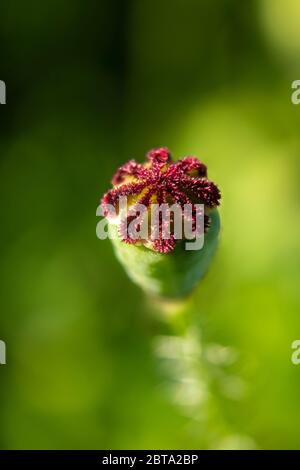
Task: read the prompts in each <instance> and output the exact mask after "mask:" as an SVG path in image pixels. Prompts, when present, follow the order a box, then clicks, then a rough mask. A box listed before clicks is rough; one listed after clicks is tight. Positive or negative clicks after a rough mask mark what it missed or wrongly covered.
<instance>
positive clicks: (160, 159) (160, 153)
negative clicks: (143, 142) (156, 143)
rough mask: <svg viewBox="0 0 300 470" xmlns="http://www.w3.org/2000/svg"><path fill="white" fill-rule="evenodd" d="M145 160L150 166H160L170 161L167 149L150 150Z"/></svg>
mask: <svg viewBox="0 0 300 470" xmlns="http://www.w3.org/2000/svg"><path fill="white" fill-rule="evenodd" d="M147 158H148V160H150V162H152V164H154V165H159V166H162V165H164V164H165V163H167V162H168V161H169V160H170V159H171V154H170V151H169V149H168V148H167V147H161V148H157V149H152V150H150V151H149V152H148V153H147Z"/></svg>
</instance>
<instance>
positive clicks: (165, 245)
mask: <svg viewBox="0 0 300 470" xmlns="http://www.w3.org/2000/svg"><path fill="white" fill-rule="evenodd" d="M175 246H176V240H175V239H174V236H173V235H171V238H170V239H168V240H164V239H163V238H158V239H156V240H154V241H153V248H154V250H155V251H158V252H159V253H170V252H171V251H173V250H174V248H175Z"/></svg>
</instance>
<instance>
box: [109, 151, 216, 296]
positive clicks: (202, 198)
mask: <svg viewBox="0 0 300 470" xmlns="http://www.w3.org/2000/svg"><path fill="white" fill-rule="evenodd" d="M112 185H113V188H112V189H110V190H109V191H108V192H107V193H105V194H104V196H103V198H102V200H101V209H102V213H103V215H104V216H105V217H106V219H107V221H108V227H109V234H110V238H111V239H112V241H113V245H114V248H115V252H116V255H117V257H118V259H119V261H120V262H121V263H122V265H123V266H124V268H125V270H126V272H127V273H128V275H129V277H130V278H131V279H132V280H133V281H134V282H135V283H136V284H138V285H139V286H141V287H142V288H143V290H144V291H146V292H147V293H149V294H152V295H156V296H159V297H165V298H181V297H184V296H186V295H188V294H189V293H190V292H191V291H192V290H193V288H194V287H195V285H196V284H197V283H198V281H199V280H200V279H201V278H202V277H203V275H204V274H205V273H206V271H207V269H208V267H209V264H210V262H211V258H212V256H213V254H214V252H215V250H216V248H217V245H218V235H219V229H220V219H219V214H218V211H217V206H218V205H219V201H220V198H221V195H220V191H219V189H218V187H217V186H216V185H215V184H214V183H213V182H212V181H210V180H209V179H208V178H207V168H206V166H205V165H204V164H203V163H202V162H200V161H199V160H198V159H197V158H195V157H191V156H188V157H184V158H182V159H181V160H177V161H175V162H174V161H172V159H171V154H170V152H169V150H168V149H167V148H165V147H163V148H157V149H152V150H150V151H149V152H148V154H147V160H146V162H145V163H144V164H141V163H137V162H136V161H135V160H130V161H129V162H127V163H125V164H124V165H122V166H121V167H120V168H119V169H118V170H117V172H116V173H115V175H114V176H113V178H112Z"/></svg>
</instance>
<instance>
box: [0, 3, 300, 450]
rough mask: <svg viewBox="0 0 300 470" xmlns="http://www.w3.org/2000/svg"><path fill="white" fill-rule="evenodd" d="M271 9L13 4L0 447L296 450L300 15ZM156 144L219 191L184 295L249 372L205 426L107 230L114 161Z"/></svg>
mask: <svg viewBox="0 0 300 470" xmlns="http://www.w3.org/2000/svg"><path fill="white" fill-rule="evenodd" d="M279 3H280V4H281V3H282V5H283V6H282V10H281V11H283V12H284V17H285V21H284V22H281V23H280V22H278V21H277V20H276V18H278V13H276V11H277V10H276V11H274V8H275V7H273V6H272V5H273V4H272V2H270V1H264V2H262V3H260V2H252V1H251V2H247V4H244V3H242V2H240V1H237V0H234V1H233V0H231V1H229V0H226V1H225V0H223V1H221V2H220V1H219V2H216V1H204V0H203V1H201V2H199V1H196V0H188V1H187V2H181V1H179V0H176V1H174V0H173V1H171V0H167V1H165V2H163V3H162V2H158V1H151V2H150V1H149V0H143V1H137V0H135V1H128V2H121V1H120V2H118V1H116V0H114V1H112V2H108V1H104V2H101V4H100V3H99V2H96V1H93V0H90V1H89V2H83V1H81V0H76V1H74V2H72V3H70V2H64V4H63V7H62V5H61V4H59V7H58V3H57V2H54V3H53V2H50V1H47V2H43V4H42V5H40V4H38V3H37V2H35V1H34V0H32V1H31V2H30V5H29V6H28V4H26V11H24V5H23V4H21V2H18V1H17V2H13V3H11V2H7V1H6V2H3V4H2V6H1V16H0V24H1V28H0V40H1V45H2V49H1V65H2V70H1V74H2V75H1V77H0V78H1V79H3V80H5V81H6V83H7V88H8V99H7V105H6V106H5V107H4V106H2V107H1V110H0V123H1V127H0V135H1V139H0V151H1V161H0V198H1V199H0V200H1V222H2V230H1V244H0V249H1V270H0V278H1V283H0V295H1V313H2V315H1V320H0V338H1V339H3V340H5V341H6V343H7V351H8V353H7V354H8V358H7V360H8V364H7V366H5V367H1V369H0V383H1V386H0V397H1V403H2V406H1V409H0V420H1V427H0V447H1V448H112V449H113V448H199V447H201V448H203V447H226V446H229V447H247V446H250V445H252V441H251V442H250V444H249V442H248V441H247V439H246V438H245V437H243V436H249V439H250V440H253V442H254V443H255V445H256V446H258V447H262V448H299V439H298V433H299V431H298V423H299V421H300V408H299V404H298V390H299V387H300V369H299V370H298V369H297V367H296V366H293V365H292V364H291V362H290V352H291V350H290V345H291V343H292V341H293V340H294V339H297V338H298V337H299V332H300V322H299V318H298V312H299V306H300V305H299V303H300V302H299V300H300V299H299V289H298V284H299V282H298V280H299V274H300V268H299V266H300V263H299V231H300V223H299V217H298V214H299V185H298V179H299V150H300V139H299V123H300V108H299V109H298V108H297V106H292V105H291V102H290V84H291V82H292V81H293V80H295V79H297V78H299V76H298V75H297V74H298V73H299V62H298V58H297V57H298V56H297V54H296V53H295V48H296V46H295V45H296V44H297V43H296V39H295V37H296V36H297V31H296V30H295V28H294V27H293V28H288V27H287V25H289V24H295V17H296V18H298V20H299V19H300V18H299V11H298V10H297V8H295V4H293V2H292V1H291V0H289V2H288V5H287V3H286V1H285V2H279ZM262 4H263V5H262ZM293 5H294V8H293ZM61 7H62V8H61ZM297 15H298V16H297ZM275 20H276V21H275ZM275 25H276V29H274V28H275ZM156 145H168V146H169V147H170V148H171V150H172V151H173V153H174V155H175V157H176V158H178V157H179V156H183V155H185V154H196V155H197V156H199V158H201V159H203V160H204V162H205V163H206V164H207V165H208V168H209V175H210V177H211V178H212V179H213V180H215V181H216V182H217V183H218V184H219V186H220V188H221V190H222V194H223V204H222V207H221V216H222V223H223V229H222V241H221V246H220V249H219V253H218V255H217V258H216V259H215V261H214V263H213V265H212V268H211V270H210V272H209V274H208V276H207V278H206V280H205V281H204V282H203V284H201V285H200V286H199V288H198V289H197V291H196V292H195V294H194V297H193V301H192V302H191V304H189V305H188V307H187V309H188V310H189V314H190V315H191V316H192V317H193V319H194V322H195V323H199V326H200V328H201V330H202V335H203V338H204V339H205V341H206V342H207V343H220V344H223V345H225V346H230V347H232V348H234V349H235V350H237V351H238V360H237V363H236V364H235V365H234V366H233V370H232V374H235V375H237V376H239V377H240V378H241V380H242V381H243V383H245V384H246V385H245V393H243V394H241V396H240V398H239V399H234V398H233V396H234V394H235V392H236V390H238V388H239V384H238V382H232V383H233V385H230V384H229V385H228V384H227V389H226V390H227V392H226V393H227V395H226V393H225V394H224V393H223V394H222V390H221V392H220V390H217V391H216V392H215V395H213V396H212V399H211V401H210V407H211V408H210V415H209V416H210V422H209V423H206V424H203V423H201V421H198V422H197V421H191V420H190V418H189V417H187V416H185V415H183V414H182V413H181V412H180V409H178V408H177V407H176V406H175V405H174V403H172V402H169V401H168V397H167V395H166V394H165V393H164V392H163V390H162V387H161V383H160V376H159V374H158V371H157V364H156V361H155V359H154V358H153V355H152V339H153V335H155V334H156V333H157V332H158V329H159V328H158V325H157V324H156V320H155V318H153V317H152V316H151V312H149V307H147V306H146V304H145V300H144V298H143V296H142V294H141V292H140V291H139V290H138V289H137V288H136V287H135V286H134V285H132V284H131V283H130V281H129V280H128V279H127V278H126V276H125V274H124V273H123V271H122V269H121V267H120V266H119V265H118V263H117V261H116V260H115V258H114V256H113V253H112V248H111V246H110V243H109V241H99V240H97V238H96V235H95V227H96V223H97V220H96V217H95V212H96V207H97V204H98V201H99V198H100V196H101V194H102V193H103V192H104V191H105V190H106V189H107V188H108V186H109V180H110V177H111V174H112V173H113V171H114V170H115V168H116V167H117V166H118V165H119V164H120V163H122V162H124V161H125V160H127V159H128V158H129V157H136V158H137V159H142V158H143V155H144V153H145V152H146V151H147V150H148V148H150V147H153V146H156ZM230 386H231V389H230ZM228 387H229V388H228ZM232 387H233V394H232V393H231V392H230V393H229V395H231V398H230V397H229V398H228V390H229V391H230V390H231V391H232ZM217 410H218V411H217ZM208 426H209V436H210V437H209V438H208V437H207V435H208V434H207V430H208ZM220 430H222V432H223V431H224V430H226V433H227V435H228V438H227V440H226V442H224V441H223V440H221V439H220V438H219V437H218V436H219V435H220Z"/></svg>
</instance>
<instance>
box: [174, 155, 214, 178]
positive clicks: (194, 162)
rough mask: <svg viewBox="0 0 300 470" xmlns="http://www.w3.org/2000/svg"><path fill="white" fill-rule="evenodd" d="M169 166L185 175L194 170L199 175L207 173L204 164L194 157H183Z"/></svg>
mask: <svg viewBox="0 0 300 470" xmlns="http://www.w3.org/2000/svg"><path fill="white" fill-rule="evenodd" d="M171 167H175V168H176V169H177V171H178V170H179V171H182V172H183V173H184V174H186V175H188V174H189V173H192V172H196V175H197V176H199V177H205V176H206V175H207V168H206V166H205V165H204V163H202V162H200V160H198V158H196V157H184V158H183V159H182V160H178V161H177V162H175V163H173V164H172V165H171ZM171 167H170V168H171Z"/></svg>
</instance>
